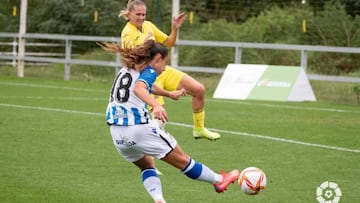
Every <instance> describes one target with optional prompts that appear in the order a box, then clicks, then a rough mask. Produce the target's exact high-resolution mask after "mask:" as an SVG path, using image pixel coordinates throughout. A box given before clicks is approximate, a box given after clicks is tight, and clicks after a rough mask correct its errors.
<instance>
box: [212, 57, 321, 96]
mask: <svg viewBox="0 0 360 203" xmlns="http://www.w3.org/2000/svg"><path fill="white" fill-rule="evenodd" d="M214 98H223V99H243V100H245V99H249V100H269V101H316V98H315V95H314V93H313V90H312V88H311V86H310V83H309V81H308V79H307V76H306V74H305V72H304V70H303V69H302V68H301V67H297V66H272V65H271V66H269V65H254V64H229V65H228V66H227V68H226V70H225V72H224V74H223V76H222V78H221V80H220V82H219V84H218V86H217V88H216V90H215V93H214Z"/></svg>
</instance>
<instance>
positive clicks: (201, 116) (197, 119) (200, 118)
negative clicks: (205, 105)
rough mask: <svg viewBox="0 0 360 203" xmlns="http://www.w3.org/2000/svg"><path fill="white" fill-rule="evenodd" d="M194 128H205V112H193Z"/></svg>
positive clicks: (202, 110)
mask: <svg viewBox="0 0 360 203" xmlns="http://www.w3.org/2000/svg"><path fill="white" fill-rule="evenodd" d="M193 120H194V128H195V129H198V128H204V127H205V124H204V123H205V110H204V109H201V110H200V111H198V112H193Z"/></svg>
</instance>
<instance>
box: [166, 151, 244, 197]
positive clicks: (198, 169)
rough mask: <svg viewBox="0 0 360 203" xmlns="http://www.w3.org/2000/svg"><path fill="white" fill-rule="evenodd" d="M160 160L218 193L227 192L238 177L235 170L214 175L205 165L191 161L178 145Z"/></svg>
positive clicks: (237, 171)
mask: <svg viewBox="0 0 360 203" xmlns="http://www.w3.org/2000/svg"><path fill="white" fill-rule="evenodd" d="M161 160H163V161H165V162H167V163H169V164H171V165H172V166H174V167H176V168H178V169H180V170H181V171H182V172H183V173H184V174H185V175H186V176H187V177H189V178H191V179H194V180H198V181H204V182H208V183H210V184H213V185H214V188H215V191H216V192H218V193H220V192H224V191H225V190H227V188H228V186H229V185H230V184H232V183H234V182H235V181H236V180H237V179H238V177H239V170H237V169H234V170H232V171H230V172H229V173H224V172H223V171H221V174H217V173H215V172H214V171H213V170H211V169H210V168H209V167H207V166H206V165H204V164H202V163H199V162H196V161H195V160H193V159H191V158H190V157H189V156H188V155H186V154H185V153H184V152H183V151H182V149H181V148H180V147H179V145H177V146H176V147H175V148H174V150H173V151H172V152H170V153H169V154H168V155H167V156H166V157H164V158H162V159H161Z"/></svg>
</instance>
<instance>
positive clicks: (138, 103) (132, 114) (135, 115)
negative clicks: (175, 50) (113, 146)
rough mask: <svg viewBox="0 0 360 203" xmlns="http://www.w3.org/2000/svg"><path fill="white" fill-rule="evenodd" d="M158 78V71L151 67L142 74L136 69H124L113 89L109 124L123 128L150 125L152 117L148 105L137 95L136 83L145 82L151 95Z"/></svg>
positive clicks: (108, 114) (109, 108)
mask: <svg viewBox="0 0 360 203" xmlns="http://www.w3.org/2000/svg"><path fill="white" fill-rule="evenodd" d="M156 76H157V74H156V71H155V70H154V69H153V68H152V67H150V66H147V67H146V68H145V69H144V70H143V71H141V72H140V73H139V72H137V71H136V70H134V69H128V68H122V69H121V70H120V71H119V73H118V74H117V76H116V78H115V80H114V82H113V85H112V88H111V92H110V98H109V104H108V106H107V109H106V121H107V123H108V124H109V125H121V126H129V125H139V124H145V123H148V122H149V119H150V117H149V113H148V110H147V107H146V103H145V102H143V101H142V100H141V99H139V98H138V97H137V96H136V95H135V93H134V88H135V83H136V81H143V82H144V83H145V84H146V85H147V87H148V90H149V93H151V89H152V85H153V83H154V82H155V79H156Z"/></svg>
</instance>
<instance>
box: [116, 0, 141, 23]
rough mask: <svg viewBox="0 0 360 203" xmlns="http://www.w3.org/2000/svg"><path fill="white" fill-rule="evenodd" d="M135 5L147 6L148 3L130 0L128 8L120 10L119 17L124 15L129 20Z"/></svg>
mask: <svg viewBox="0 0 360 203" xmlns="http://www.w3.org/2000/svg"><path fill="white" fill-rule="evenodd" d="M134 6H145V7H146V4H145V2H143V1H141V0H129V1H128V3H127V7H126V9H124V10H121V11H120V13H119V18H121V17H123V18H124V19H125V20H129V12H130V11H131V10H133V9H134Z"/></svg>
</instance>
